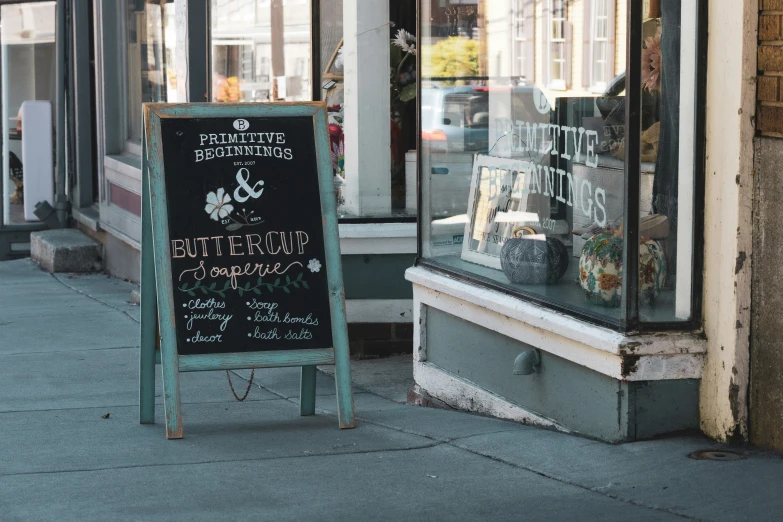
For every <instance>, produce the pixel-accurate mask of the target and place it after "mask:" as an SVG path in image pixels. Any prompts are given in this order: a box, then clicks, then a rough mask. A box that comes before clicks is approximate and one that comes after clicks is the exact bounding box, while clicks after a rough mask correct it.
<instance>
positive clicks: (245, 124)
mask: <svg viewBox="0 0 783 522" xmlns="http://www.w3.org/2000/svg"><path fill="white" fill-rule="evenodd" d="M234 128H235V129H236V130H238V131H246V130H247V129H249V128H250V122H249V121H247V120H245V119H242V118H239V119H238V120H234Z"/></svg>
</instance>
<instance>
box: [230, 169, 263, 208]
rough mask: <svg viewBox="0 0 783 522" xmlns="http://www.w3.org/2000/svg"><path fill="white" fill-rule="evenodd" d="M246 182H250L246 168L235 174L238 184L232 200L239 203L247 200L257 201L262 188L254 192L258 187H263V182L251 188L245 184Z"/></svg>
mask: <svg viewBox="0 0 783 522" xmlns="http://www.w3.org/2000/svg"><path fill="white" fill-rule="evenodd" d="M248 180H250V172H249V171H248V170H247V169H246V168H241V169H239V171H238V172H237V182H238V183H239V186H238V187H237V188H236V189H235V190H234V199H235V200H236V201H238V202H240V203H244V202H245V201H247V200H248V199H249V198H253V199H257V198H258V196H260V195H261V193H262V192H263V191H264V189H263V188H261V189H260V190H256V189H258V187H263V186H264V182H263V181H259V182H257V183H256V184H255V185H253V187H252V188H251V187H250V185H248V184H247V182H248ZM240 191H241V192H240Z"/></svg>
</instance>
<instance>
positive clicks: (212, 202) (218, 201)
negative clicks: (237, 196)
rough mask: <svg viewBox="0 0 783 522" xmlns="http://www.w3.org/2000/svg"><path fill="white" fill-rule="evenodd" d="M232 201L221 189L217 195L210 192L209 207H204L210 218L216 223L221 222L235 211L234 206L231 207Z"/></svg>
mask: <svg viewBox="0 0 783 522" xmlns="http://www.w3.org/2000/svg"><path fill="white" fill-rule="evenodd" d="M230 201H231V196H229V195H228V194H226V191H225V190H223V189H222V188H219V189H217V193H215V192H210V193H209V194H207V206H205V207H204V210H205V211H206V212H207V214H209V217H211V218H212V219H214V220H215V221H220V220H221V219H223V218H224V217H227V216H228V215H229V214H231V212H232V211H233V210H234V206H233V205H229V202H230Z"/></svg>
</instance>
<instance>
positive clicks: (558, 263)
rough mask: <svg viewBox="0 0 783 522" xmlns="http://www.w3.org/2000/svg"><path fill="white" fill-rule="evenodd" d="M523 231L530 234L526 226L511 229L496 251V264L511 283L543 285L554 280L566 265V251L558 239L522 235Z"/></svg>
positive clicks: (559, 276)
mask: <svg viewBox="0 0 783 522" xmlns="http://www.w3.org/2000/svg"><path fill="white" fill-rule="evenodd" d="M523 231H527V232H530V233H531V234H534V233H535V231H534V230H533V229H532V228H530V227H519V228H516V229H514V233H513V236H514V237H513V238H511V239H509V240H508V241H506V243H505V244H504V245H503V248H502V249H501V251H500V266H501V268H502V269H503V273H504V274H506V277H507V278H508V279H509V281H511V282H512V283H517V284H522V285H543V284H552V283H556V282H557V281H558V280H559V279H560V278H561V277H563V274H565V272H566V269H567V268H568V251H567V250H566V247H565V245H564V244H563V242H562V241H560V240H559V239H555V238H553V237H548V238H546V239H545V240H544V239H533V238H526V237H524V236H523V235H522V232H523Z"/></svg>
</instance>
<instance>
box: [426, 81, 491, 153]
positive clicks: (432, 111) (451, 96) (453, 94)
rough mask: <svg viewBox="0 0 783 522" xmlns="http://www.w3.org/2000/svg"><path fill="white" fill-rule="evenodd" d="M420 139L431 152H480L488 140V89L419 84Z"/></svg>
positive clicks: (483, 149) (484, 148)
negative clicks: (425, 142) (426, 144)
mask: <svg viewBox="0 0 783 522" xmlns="http://www.w3.org/2000/svg"><path fill="white" fill-rule="evenodd" d="M421 128H422V133H421V137H422V140H424V141H427V142H429V143H428V145H429V146H430V151H431V152H438V151H444V152H446V151H448V152H480V151H485V150H486V149H487V142H488V140H489V92H488V89H487V88H486V87H473V86H464V87H441V86H440V85H439V84H437V83H432V82H424V83H423V84H422V86H421Z"/></svg>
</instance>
